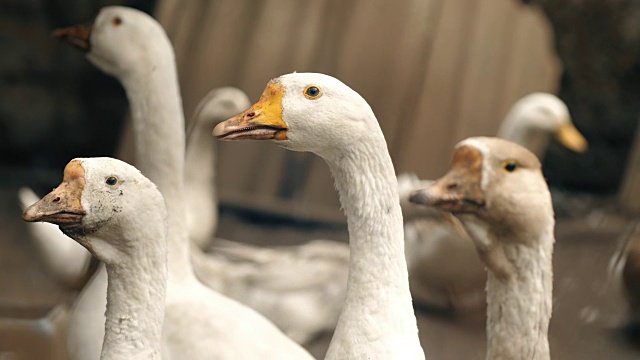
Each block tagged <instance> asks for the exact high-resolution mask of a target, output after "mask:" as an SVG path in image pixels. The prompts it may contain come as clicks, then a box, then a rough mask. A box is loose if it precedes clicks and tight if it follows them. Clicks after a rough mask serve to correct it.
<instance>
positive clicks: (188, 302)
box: [61, 7, 311, 359]
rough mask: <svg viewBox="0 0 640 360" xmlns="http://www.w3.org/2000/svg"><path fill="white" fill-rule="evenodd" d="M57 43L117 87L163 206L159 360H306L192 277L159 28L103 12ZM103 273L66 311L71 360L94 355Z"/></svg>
mask: <svg viewBox="0 0 640 360" xmlns="http://www.w3.org/2000/svg"><path fill="white" fill-rule="evenodd" d="M61 35H62V36H64V37H66V39H67V40H68V41H69V42H71V43H72V44H74V45H76V46H78V47H80V48H83V49H84V50H87V51H88V53H87V57H88V58H89V59H90V60H91V61H92V62H93V63H94V64H95V65H96V66H98V67H100V68H101V69H102V70H103V71H104V72H106V73H108V74H112V75H114V76H116V77H117V78H118V79H119V80H120V81H121V82H122V84H123V86H124V88H125V90H126V93H127V97H128V98H129V100H130V105H131V113H132V119H133V126H134V134H135V135H136V139H135V144H136V159H137V163H138V164H137V166H138V167H139V168H140V170H141V171H142V172H143V173H144V174H145V175H146V176H147V177H148V178H149V179H150V180H152V181H154V182H155V183H156V185H157V186H158V189H159V190H160V191H161V192H162V194H163V195H164V198H165V203H166V206H167V211H168V226H169V228H168V235H167V243H168V269H169V280H168V286H167V304H166V314H165V324H164V327H163V339H164V342H163V356H164V357H167V358H185V359H210V358H219V359H238V358H251V359H253V358H260V359H308V358H311V356H310V355H309V354H308V353H307V352H306V351H305V350H304V349H302V348H301V347H300V346H299V345H297V344H296V343H294V342H293V341H291V340H290V339H288V338H287V337H286V336H285V335H284V334H283V333H282V332H281V331H280V330H278V329H277V328H276V327H275V326H274V325H273V324H272V323H271V322H269V321H268V320H266V319H265V318H264V317H262V316H261V315H259V314H258V313H256V312H255V311H253V310H251V309H249V308H247V307H246V306H244V305H241V304H239V303H237V302H235V301H233V300H231V299H228V298H226V297H224V296H221V295H220V294H218V293H216V292H214V291H211V290H210V289H209V288H207V287H205V286H204V285H202V283H200V282H199V281H198V280H197V279H196V277H195V275H194V273H193V269H192V266H191V261H190V250H189V249H190V241H189V239H188V233H187V224H186V215H185V213H186V212H185V208H186V207H185V202H184V190H183V177H184V176H183V174H184V158H185V153H184V143H185V137H184V121H183V115H182V105H181V97H180V92H179V89H178V81H177V74H176V69H175V60H174V56H173V49H172V47H171V43H170V42H169V39H168V38H167V36H166V34H165V32H164V30H163V29H162V27H161V26H160V25H159V24H158V23H157V22H156V21H155V20H154V19H153V18H151V17H150V16H148V15H146V14H144V13H142V12H139V11H137V10H133V9H129V8H123V7H107V8H104V9H103V10H102V11H101V12H100V14H99V15H98V17H97V18H96V21H95V22H94V25H93V27H92V28H91V29H89V28H87V27H81V26H79V27H73V28H69V29H66V30H64V31H62V32H61ZM104 273H105V272H104V271H103V270H102V271H98V273H97V275H96V276H97V277H94V279H92V281H91V282H90V283H89V285H88V286H87V287H86V288H85V289H84V291H83V294H82V295H81V296H80V298H79V299H78V304H76V306H75V308H74V313H73V314H72V315H73V316H72V321H71V325H70V326H71V329H70V333H69V345H70V349H69V351H70V354H71V357H72V358H77V359H95V358H97V354H98V353H99V349H100V344H101V339H102V336H101V334H100V333H99V332H100V331H101V330H100V328H102V324H104V317H103V316H101V315H100V314H102V313H103V312H104V301H101V299H103V298H105V294H106V276H104ZM92 301H93V302H92ZM102 331H103V329H102ZM98 335H100V336H98Z"/></svg>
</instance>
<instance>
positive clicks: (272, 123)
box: [213, 73, 424, 359]
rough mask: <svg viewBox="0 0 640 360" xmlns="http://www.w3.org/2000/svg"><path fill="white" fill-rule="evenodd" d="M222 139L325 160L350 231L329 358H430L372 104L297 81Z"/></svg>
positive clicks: (323, 82)
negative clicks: (271, 144)
mask: <svg viewBox="0 0 640 360" xmlns="http://www.w3.org/2000/svg"><path fill="white" fill-rule="evenodd" d="M213 133H214V135H216V136H217V137H218V138H220V139H223V140H239V139H258V140H275V141H276V143H277V144H278V145H280V146H282V147H285V148H287V149H290V150H294V151H310V152H313V153H315V154H316V155H319V156H320V157H322V158H323V159H324V160H325V161H326V162H327V164H328V165H329V168H330V170H331V173H332V175H333V178H334V180H335V184H336V188H337V189H338V192H339V195H340V203H341V204H342V207H343V208H344V211H345V214H346V216H347V223H348V229H349V247H350V250H351V254H350V256H351V258H350V261H349V275H348V284H347V292H346V299H345V302H344V307H343V309H342V313H341V314H340V319H339V321H338V325H337V327H336V330H335V332H334V335H333V338H332V340H331V344H330V346H329V350H328V352H327V356H326V358H328V359H349V358H370V359H424V352H423V350H422V348H421V347H420V342H419V340H418V328H417V326H416V318H415V316H414V313H413V307H412V304H411V294H410V292H409V282H408V280H407V267H406V262H405V258H404V241H403V230H402V213H401V210H400V204H399V203H398V189H397V181H396V177H395V173H394V170H393V164H392V163H391V158H390V156H389V152H388V150H387V145H386V142H385V139H384V136H383V134H382V131H381V129H380V126H379V125H378V122H377V119H376V117H375V115H374V114H373V111H372V110H371V108H370V107H369V105H368V104H367V102H366V101H365V100H364V99H363V98H362V97H361V96H360V95H359V94H358V93H356V92H355V91H353V90H351V89H350V88H349V87H348V86H346V85H345V84H343V83H342V82H340V81H339V80H337V79H335V78H333V77H330V76H327V75H323V74H315V73H293V74H288V75H283V76H281V77H279V78H277V79H274V80H272V81H271V82H269V84H268V85H267V87H266V89H265V90H264V92H263V94H262V97H261V98H260V100H259V101H258V102H257V103H256V104H254V105H253V106H252V107H251V108H249V109H248V110H246V111H245V112H243V113H241V114H239V115H238V116H236V117H234V118H232V119H229V120H227V121H225V122H223V123H221V124H218V125H217V126H216V127H215V129H214V130H213Z"/></svg>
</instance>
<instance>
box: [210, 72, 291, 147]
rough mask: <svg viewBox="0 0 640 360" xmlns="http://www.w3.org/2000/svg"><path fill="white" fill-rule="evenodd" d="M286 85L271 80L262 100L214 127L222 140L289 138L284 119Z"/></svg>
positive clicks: (216, 135) (214, 130)
mask: <svg viewBox="0 0 640 360" xmlns="http://www.w3.org/2000/svg"><path fill="white" fill-rule="evenodd" d="M284 92H285V89H284V86H282V84H280V83H279V82H277V81H271V82H269V84H268V85H267V88H266V89H265V90H264V92H263V93H262V96H261V97H260V100H258V102H257V103H255V104H253V106H251V107H250V108H249V109H247V110H246V111H244V112H243V113H241V114H239V115H236V116H235V117H232V118H231V119H228V120H226V121H223V122H221V123H220V124H218V125H216V127H215V128H213V136H215V137H217V138H218V139H220V140H243V139H253V140H287V130H288V129H289V128H288V126H287V124H286V123H285V122H284V120H282V98H283V97H284Z"/></svg>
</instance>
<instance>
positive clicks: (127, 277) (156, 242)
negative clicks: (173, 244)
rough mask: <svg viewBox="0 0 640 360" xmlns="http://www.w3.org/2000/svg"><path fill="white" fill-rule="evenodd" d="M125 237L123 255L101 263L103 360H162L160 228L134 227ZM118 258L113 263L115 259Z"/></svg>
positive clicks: (162, 255) (164, 276)
mask: <svg viewBox="0 0 640 360" xmlns="http://www.w3.org/2000/svg"><path fill="white" fill-rule="evenodd" d="M132 229H136V231H137V233H135V234H130V233H129V234H125V235H124V236H126V237H127V239H128V242H130V243H131V244H133V246H131V247H128V248H127V251H126V253H124V252H120V253H118V256H117V261H105V262H106V265H107V275H108V278H109V281H108V286H107V310H106V314H105V317H106V320H105V335H104V345H103V348H102V355H101V359H160V354H161V336H162V323H163V319H164V304H165V294H166V286H167V276H168V275H167V248H166V241H165V234H164V232H163V231H164V229H165V227H164V226H163V224H162V222H160V223H158V224H149V223H146V224H137V227H134V228H132ZM115 258H116V257H114V259H115Z"/></svg>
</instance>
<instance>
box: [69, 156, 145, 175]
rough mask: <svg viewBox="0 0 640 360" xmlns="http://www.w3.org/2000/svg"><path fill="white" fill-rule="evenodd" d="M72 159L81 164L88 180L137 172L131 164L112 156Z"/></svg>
mask: <svg viewBox="0 0 640 360" xmlns="http://www.w3.org/2000/svg"><path fill="white" fill-rule="evenodd" d="M74 161H77V162H78V163H80V164H81V165H82V168H83V169H84V172H85V177H86V178H87V180H89V181H91V180H94V181H95V180H96V178H98V179H100V180H101V179H102V178H103V177H105V176H109V175H116V176H129V175H135V174H136V173H138V171H137V170H135V171H133V170H134V169H135V168H133V166H131V165H129V164H127V163H125V162H124V161H121V160H118V159H113V158H106V157H97V158H77V159H74Z"/></svg>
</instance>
